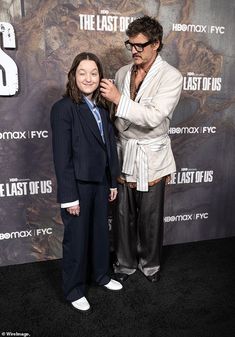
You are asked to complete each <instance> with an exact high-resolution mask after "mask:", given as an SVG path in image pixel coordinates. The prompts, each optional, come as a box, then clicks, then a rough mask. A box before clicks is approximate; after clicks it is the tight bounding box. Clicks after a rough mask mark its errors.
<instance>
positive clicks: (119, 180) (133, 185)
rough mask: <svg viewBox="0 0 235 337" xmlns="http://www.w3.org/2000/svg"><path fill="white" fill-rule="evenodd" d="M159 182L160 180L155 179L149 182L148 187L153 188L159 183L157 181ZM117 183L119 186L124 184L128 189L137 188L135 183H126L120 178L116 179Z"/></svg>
mask: <svg viewBox="0 0 235 337" xmlns="http://www.w3.org/2000/svg"><path fill="white" fill-rule="evenodd" d="M161 180H162V178H158V179H155V180H153V181H149V183H148V185H149V186H154V185H156V184H157V183H159V181H161ZM117 181H118V183H119V184H126V185H127V186H128V187H130V188H136V187H137V183H136V182H127V181H126V180H125V179H123V178H121V177H118V178H117Z"/></svg>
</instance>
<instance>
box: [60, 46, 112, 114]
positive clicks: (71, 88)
mask: <svg viewBox="0 0 235 337" xmlns="http://www.w3.org/2000/svg"><path fill="white" fill-rule="evenodd" d="M83 60H91V61H94V62H95V64H96V65H97V68H98V72H99V78H100V80H101V79H102V78H103V76H104V75H103V67H102V65H101V62H100V60H99V58H98V57H97V56H96V55H95V54H92V53H88V52H83V53H80V54H78V55H77V56H76V57H75V58H74V60H73V63H72V66H71V68H70V70H69V72H68V82H67V85H66V92H65V95H64V96H69V97H70V98H71V99H72V100H73V101H74V102H76V103H80V102H81V101H82V92H81V90H80V89H79V88H78V86H77V84H76V70H77V67H78V66H79V64H80V62H81V61H83ZM92 98H93V99H94V100H95V102H96V104H101V105H102V106H104V107H106V102H105V100H104V99H103V98H102V96H101V95H100V89H99V87H98V88H97V89H96V90H95V91H94V92H93V95H92Z"/></svg>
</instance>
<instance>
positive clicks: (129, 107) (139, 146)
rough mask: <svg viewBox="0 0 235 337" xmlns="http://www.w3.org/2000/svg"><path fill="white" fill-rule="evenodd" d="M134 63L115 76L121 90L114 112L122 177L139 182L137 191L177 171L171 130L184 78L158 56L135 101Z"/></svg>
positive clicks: (144, 189) (146, 189)
mask: <svg viewBox="0 0 235 337" xmlns="http://www.w3.org/2000/svg"><path fill="white" fill-rule="evenodd" d="M132 65H133V64H129V65H127V66H124V67H122V68H121V69H119V71H118V72H117V74H116V77H115V84H116V85H117V87H118V89H119V90H120V92H121V93H122V95H121V100H120V102H119V104H118V107H117V110H116V113H115V116H116V117H117V118H116V120H115V126H116V128H117V130H118V134H119V137H118V141H117V142H118V156H119V161H120V165H121V171H122V176H123V177H124V178H125V179H126V180H127V181H129V182H131V181H132V182H137V190H140V191H148V182H149V181H153V180H155V179H158V178H161V177H163V176H166V175H168V174H171V173H173V172H174V171H175V170H176V166H175V160H174V156H173V153H172V150H171V142H170V138H169V136H168V131H169V125H170V120H171V118H172V114H173V111H174V109H175V107H176V105H177V103H178V101H179V98H180V94H181V90H182V81H183V77H182V75H181V73H180V72H179V71H178V70H177V69H176V68H174V67H172V66H171V65H170V64H168V63H167V62H166V61H164V60H163V59H162V58H161V56H160V55H158V56H157V58H156V60H155V62H154V63H153V65H152V66H151V68H150V70H149V72H148V74H147V75H146V77H145V79H144V81H143V83H142V85H141V87H140V89H139V92H138V94H137V96H136V98H135V100H134V101H133V100H132V99H131V98H130V78H131V68H132Z"/></svg>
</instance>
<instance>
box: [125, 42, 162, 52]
mask: <svg viewBox="0 0 235 337" xmlns="http://www.w3.org/2000/svg"><path fill="white" fill-rule="evenodd" d="M155 41H156V40H149V41H147V42H145V43H131V42H130V41H129V40H127V41H125V46H126V49H127V50H132V48H133V47H134V48H135V50H136V51H137V52H142V51H143V50H144V48H145V47H147V46H148V45H150V44H151V43H153V42H155Z"/></svg>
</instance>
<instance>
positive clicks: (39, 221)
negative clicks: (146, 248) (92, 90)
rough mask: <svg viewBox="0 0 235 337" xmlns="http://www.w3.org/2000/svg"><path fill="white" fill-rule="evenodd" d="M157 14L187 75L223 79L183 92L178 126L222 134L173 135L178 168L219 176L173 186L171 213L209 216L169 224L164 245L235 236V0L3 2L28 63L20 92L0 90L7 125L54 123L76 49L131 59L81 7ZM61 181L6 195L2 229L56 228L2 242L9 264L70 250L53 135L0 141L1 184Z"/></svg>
mask: <svg viewBox="0 0 235 337" xmlns="http://www.w3.org/2000/svg"><path fill="white" fill-rule="evenodd" d="M104 9H106V10H109V14H110V15H118V16H131V17H137V16H141V15H143V14H148V15H152V16H155V17H157V18H158V19H159V21H160V22H161V23H162V25H163V27H164V32H165V34H164V44H165V46H164V49H163V51H162V53H161V54H162V56H163V57H164V58H165V59H166V60H167V61H168V62H169V63H171V64H172V65H174V66H175V67H177V68H178V69H179V70H180V71H181V72H182V74H183V75H186V74H187V73H188V72H192V71H193V72H195V73H196V74H201V73H203V74H204V75H205V76H207V77H222V90H221V91H220V92H212V91H196V92H192V91H184V92H183V93H182V98H181V100H180V102H179V105H178V107H177V108H176V110H175V113H174V118H173V121H172V126H177V127H183V126H196V127H197V126H211V125H213V126H216V127H217V132H216V134H211V135H210V134H204V135H203V134H200V135H198V134H195V135H193V134H192V135H172V136H171V138H172V142H173V150H174V153H175V157H176V162H177V167H178V168H182V167H187V168H196V169H198V170H214V181H213V183H200V184H181V185H170V186H168V187H167V192H166V209H165V215H166V216H171V215H177V214H190V213H197V212H198V213H200V212H204V211H205V210H206V211H207V212H208V213H209V218H208V219H207V220H201V221H199V220H197V221H184V222H171V223H166V224H165V244H171V243H179V242H190V241H197V240H206V239H213V238H220V237H227V236H232V235H235V229H234V225H233V222H234V220H233V215H234V212H233V209H234V201H233V199H234V187H235V186H234V179H233V178H234V173H233V172H234V165H235V158H234V146H233V144H234V141H235V139H234V138H235V136H234V135H235V133H234V99H235V95H234V54H233V50H234V43H235V42H234V35H233V32H234V4H233V3H232V2H231V1H228V0H227V1H223V3H222V2H221V1H219V0H213V1H212V0H211V1H206V2H205V1H203V0H198V1H189V0H185V1H174V0H165V1H164V0H163V1H153V0H146V1H144V2H140V1H137V0H134V1H131V2H130V1H115V2H110V1H88V0H83V1H75V0H70V1H62V0H46V1H37V0H33V1H29V0H24V1H20V0H15V1H1V4H0V21H8V22H10V23H11V24H12V25H13V27H14V29H15V33H16V39H17V48H16V50H7V51H6V52H7V54H8V55H9V56H11V57H12V58H13V59H14V60H15V62H16V64H17V66H18V70H19V76H20V91H19V94H18V95H16V96H13V97H0V116H1V117H0V118H1V123H0V132H3V131H8V130H13V131H14V130H18V131H20V130H50V125H49V114H50V108H51V105H52V104H53V102H55V101H56V100H58V99H59V98H60V97H61V94H62V93H63V91H64V86H65V83H66V73H67V71H68V69H69V67H70V65H71V62H72V60H73V58H74V56H75V55H76V54H77V53H79V52H82V51H87V50H89V51H91V52H94V53H96V54H97V55H98V56H99V57H100V58H101V60H102V62H103V64H104V68H105V75H106V76H107V77H108V78H113V77H114V74H115V72H116V70H117V69H118V68H119V67H120V66H121V65H124V64H126V63H128V62H129V61H130V55H129V53H128V52H127V51H126V50H125V48H124V45H123V41H124V40H125V34H124V33H123V32H119V31H117V32H96V31H81V30H80V27H79V14H81V13H82V14H100V12H101V10H104ZM172 23H186V24H189V23H193V24H201V25H217V26H219V25H220V26H225V34H223V35H216V34H203V33H193V32H173V31H172ZM12 177H18V178H25V179H26V178H27V179H30V180H52V181H53V193H52V194H45V195H43V194H39V195H35V196H29V195H27V196H24V197H20V196H18V197H8V198H1V199H0V215H1V218H0V233H5V232H13V231H21V230H29V229H35V228H44V227H45V228H48V227H52V228H53V234H52V235H49V236H38V237H34V238H22V239H15V240H2V241H0V256H1V258H0V265H8V264H18V263H24V262H32V261H39V260H47V259H55V258H59V257H60V256H61V244H60V243H61V240H62V235H63V226H62V224H61V220H60V216H59V208H58V205H56V184H55V177H54V168H53V163H52V152H51V135H49V138H47V139H44V140H38V139H37V140H36V139H35V140H33V139H30V140H12V141H4V140H0V183H6V182H8V181H9V178H12Z"/></svg>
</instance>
